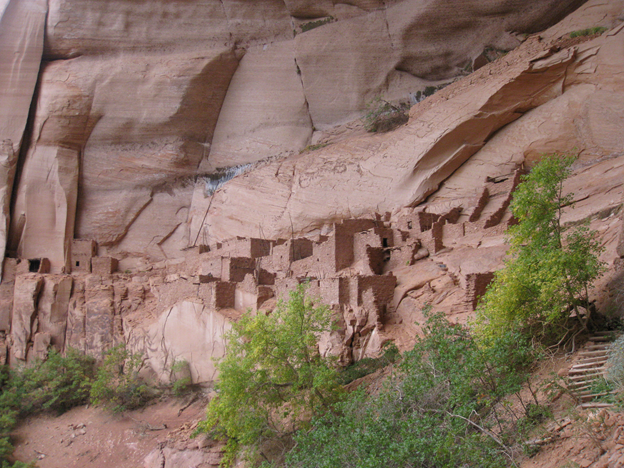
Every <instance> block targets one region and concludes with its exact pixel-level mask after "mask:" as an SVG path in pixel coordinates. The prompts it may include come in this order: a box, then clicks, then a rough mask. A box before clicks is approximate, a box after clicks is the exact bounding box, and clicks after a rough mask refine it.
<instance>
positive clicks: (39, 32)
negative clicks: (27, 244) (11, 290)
mask: <svg viewBox="0 0 624 468" xmlns="http://www.w3.org/2000/svg"><path fill="white" fill-rule="evenodd" d="M46 13H47V3H46V1H45V0H30V1H19V0H6V1H3V2H1V3H0V103H1V104H0V255H1V256H2V257H4V252H5V247H6V242H7V235H8V229H9V210H10V205H11V191H12V189H13V179H14V176H15V167H16V165H17V158H18V155H19V152H20V148H21V144H22V139H23V135H24V130H25V128H26V122H27V120H28V113H29V111H30V105H31V102H32V100H33V94H34V91H35V86H36V84H37V78H38V76H39V68H40V65H41V56H42V53H43V41H44V33H45V20H46ZM1 276H2V267H1V266H0V279H1Z"/></svg>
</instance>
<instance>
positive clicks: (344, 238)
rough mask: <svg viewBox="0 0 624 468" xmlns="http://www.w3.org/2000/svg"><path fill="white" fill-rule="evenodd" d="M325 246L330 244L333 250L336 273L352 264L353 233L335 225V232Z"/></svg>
mask: <svg viewBox="0 0 624 468" xmlns="http://www.w3.org/2000/svg"><path fill="white" fill-rule="evenodd" d="M326 244H330V245H331V246H332V248H333V251H334V252H333V256H334V258H335V265H336V268H335V271H336V272H338V271H340V270H342V269H343V268H347V267H350V266H351V265H352V264H353V260H354V258H353V233H352V232H351V231H350V230H345V229H343V228H342V227H341V225H336V232H334V235H333V236H331V237H330V238H329V240H328V241H327V242H326Z"/></svg>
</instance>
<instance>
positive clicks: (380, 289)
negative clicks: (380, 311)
mask: <svg viewBox="0 0 624 468" xmlns="http://www.w3.org/2000/svg"><path fill="white" fill-rule="evenodd" d="M395 286H396V278H395V277H394V276H389V275H388V276H377V275H375V276H353V277H351V278H349V296H350V297H349V299H350V304H351V306H352V307H357V306H361V305H362V294H363V293H364V291H366V290H367V289H371V290H372V291H373V295H374V297H375V299H376V300H377V303H378V304H379V305H384V304H389V303H391V302H392V298H393V297H394V288H395Z"/></svg>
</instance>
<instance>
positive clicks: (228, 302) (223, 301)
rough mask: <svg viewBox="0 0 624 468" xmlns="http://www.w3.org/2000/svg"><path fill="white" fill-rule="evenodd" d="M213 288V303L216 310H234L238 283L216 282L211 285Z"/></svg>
mask: <svg viewBox="0 0 624 468" xmlns="http://www.w3.org/2000/svg"><path fill="white" fill-rule="evenodd" d="M209 286H210V287H211V288H212V298H211V299H212V301H211V302H212V303H211V306H212V308H214V309H233V308H234V306H235V298H236V283H228V282H224V281H216V282H214V283H210V285H209Z"/></svg>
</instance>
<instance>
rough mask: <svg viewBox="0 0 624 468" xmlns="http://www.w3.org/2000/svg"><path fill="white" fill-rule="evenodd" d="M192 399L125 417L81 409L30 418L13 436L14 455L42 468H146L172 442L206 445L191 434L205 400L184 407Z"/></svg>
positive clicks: (202, 413)
mask: <svg viewBox="0 0 624 468" xmlns="http://www.w3.org/2000/svg"><path fill="white" fill-rule="evenodd" d="M188 401H189V399H187V400H184V399H172V400H168V401H162V402H158V403H156V404H152V405H149V406H147V407H145V408H143V409H141V410H136V411H130V412H126V413H123V414H111V413H110V412H108V411H106V410H103V409H101V408H94V407H84V406H81V407H78V408H74V409H72V410H71V411H68V412H67V413H65V414H63V415H61V416H54V415H45V416H37V417H32V418H29V419H27V420H26V421H24V422H23V423H22V424H20V426H19V427H18V428H17V430H16V431H15V433H14V434H15V444H16V451H15V456H16V457H17V459H18V460H22V461H25V462H29V461H36V463H37V466H38V467H40V468H71V467H80V468H104V467H114V468H138V467H143V466H144V459H145V457H146V456H147V455H148V454H149V453H150V452H152V451H153V450H155V449H157V448H159V447H162V446H164V445H165V444H167V442H170V441H171V440H172V439H177V442H179V441H180V439H185V440H186V444H187V445H188V446H189V448H196V447H198V445H200V444H202V443H203V437H199V438H197V439H190V438H189V434H190V433H191V432H192V429H193V428H194V427H195V424H196V423H197V421H199V420H201V419H202V418H203V417H204V415H205V409H206V401H204V400H202V401H196V402H194V403H193V404H192V405H191V406H189V407H188V408H186V409H184V406H185V405H186V404H187V403H188ZM181 409H183V411H181V412H180V410H181Z"/></svg>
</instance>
